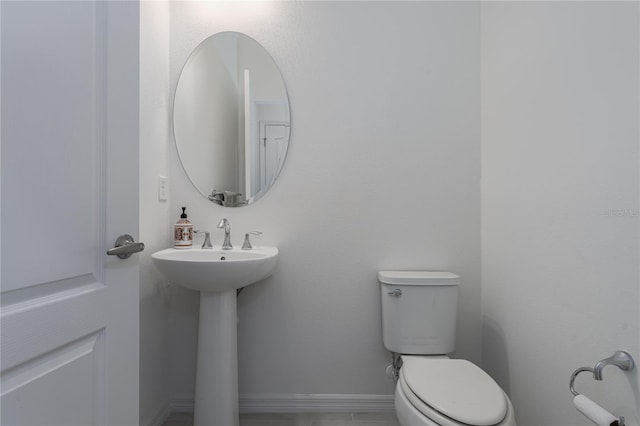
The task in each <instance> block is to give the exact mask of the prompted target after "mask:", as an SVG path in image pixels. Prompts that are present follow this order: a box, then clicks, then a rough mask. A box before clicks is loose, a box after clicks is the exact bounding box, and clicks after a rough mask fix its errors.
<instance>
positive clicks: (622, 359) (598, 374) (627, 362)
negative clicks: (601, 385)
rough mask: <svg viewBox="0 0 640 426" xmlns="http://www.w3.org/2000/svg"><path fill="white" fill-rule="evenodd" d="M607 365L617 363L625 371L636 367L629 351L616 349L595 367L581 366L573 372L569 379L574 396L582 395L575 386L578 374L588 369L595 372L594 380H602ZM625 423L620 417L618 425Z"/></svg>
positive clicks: (622, 425) (621, 425)
mask: <svg viewBox="0 0 640 426" xmlns="http://www.w3.org/2000/svg"><path fill="white" fill-rule="evenodd" d="M607 365H615V366H616V367H618V368H619V369H621V370H623V371H630V370H633V369H634V367H635V361H634V360H633V357H632V356H631V355H630V354H629V353H628V352H625V351H616V352H615V353H614V354H613V355H611V356H610V357H609V358H605V359H601V360H600V361H598V362H597V363H596V365H595V366H594V367H593V368H591V367H580V368H577V369H576V370H575V371H574V372H573V373H572V374H571V378H570V379H569V390H570V391H571V393H572V394H573V395H574V396H578V395H580V394H579V393H578V391H576V389H575V386H574V383H575V381H576V377H577V376H578V374H580V373H583V372H585V371H588V372H590V373H592V374H593V379H594V380H598V381H601V380H602V370H603V369H604V367H606V366H607ZM624 425H625V420H624V417H622V416H621V417H619V420H618V426H624Z"/></svg>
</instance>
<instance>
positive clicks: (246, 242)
mask: <svg viewBox="0 0 640 426" xmlns="http://www.w3.org/2000/svg"><path fill="white" fill-rule="evenodd" d="M249 235H262V232H260V231H249V232H247V233H246V234H244V244H242V250H251V249H252V248H253V247H251V241H249Z"/></svg>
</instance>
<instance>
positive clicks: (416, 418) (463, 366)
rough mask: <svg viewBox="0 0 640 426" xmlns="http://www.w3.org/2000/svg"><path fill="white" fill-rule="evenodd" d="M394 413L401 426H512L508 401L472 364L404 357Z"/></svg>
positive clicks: (447, 359) (509, 402) (434, 358)
mask: <svg viewBox="0 0 640 426" xmlns="http://www.w3.org/2000/svg"><path fill="white" fill-rule="evenodd" d="M402 359H403V366H402V368H401V369H400V374H399V377H398V382H397V384H396V393H395V409H396V416H397V417H398V421H399V422H400V424H401V425H403V426H515V425H516V423H515V415H514V412H513V406H512V405H511V401H509V398H508V397H507V396H506V395H505V393H504V392H503V391H502V389H500V387H499V386H498V385H497V384H496V383H495V382H494V381H493V379H492V378H491V377H489V375H488V374H487V373H485V372H484V371H483V370H481V369H480V368H479V367H477V366H475V365H474V364H473V363H471V362H469V361H466V360H460V359H450V358H447V357H416V356H403V357H402Z"/></svg>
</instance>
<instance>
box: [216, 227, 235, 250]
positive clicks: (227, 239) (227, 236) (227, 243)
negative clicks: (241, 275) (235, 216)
mask: <svg viewBox="0 0 640 426" xmlns="http://www.w3.org/2000/svg"><path fill="white" fill-rule="evenodd" d="M218 228H224V242H223V243H222V250H231V249H232V248H233V246H232V245H231V224H230V223H229V220H228V219H222V220H221V221H220V223H218Z"/></svg>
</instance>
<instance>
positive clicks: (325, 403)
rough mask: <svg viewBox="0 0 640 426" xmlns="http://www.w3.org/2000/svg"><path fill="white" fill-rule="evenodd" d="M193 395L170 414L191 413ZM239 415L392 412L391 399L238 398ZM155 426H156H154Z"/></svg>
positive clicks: (177, 401) (174, 401)
mask: <svg viewBox="0 0 640 426" xmlns="http://www.w3.org/2000/svg"><path fill="white" fill-rule="evenodd" d="M193 405H194V404H193V395H180V396H175V397H173V398H171V401H170V402H169V407H170V411H171V412H172V413H189V412H193ZM239 406H240V412H241V413H380V412H393V411H394V407H393V395H359V394H297V393H296V394H280V393H260V394H244V395H240V400H239ZM153 426H155V425H153Z"/></svg>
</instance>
